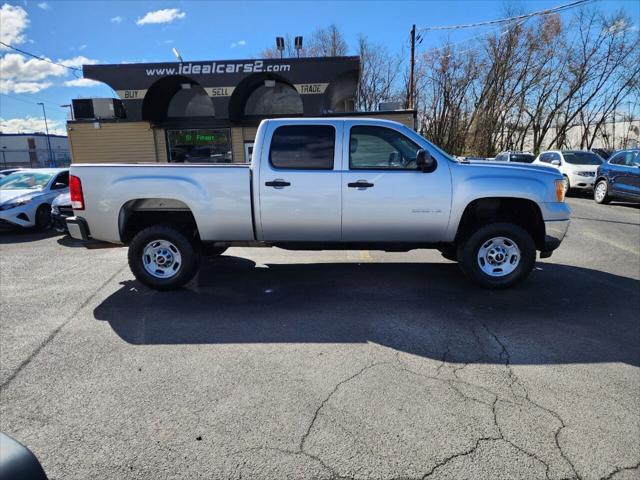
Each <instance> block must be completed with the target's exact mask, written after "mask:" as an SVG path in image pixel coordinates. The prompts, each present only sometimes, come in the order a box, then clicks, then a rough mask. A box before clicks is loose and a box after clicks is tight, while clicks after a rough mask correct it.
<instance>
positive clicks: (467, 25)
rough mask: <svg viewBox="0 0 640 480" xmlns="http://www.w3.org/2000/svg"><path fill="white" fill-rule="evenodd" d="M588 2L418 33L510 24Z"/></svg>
mask: <svg viewBox="0 0 640 480" xmlns="http://www.w3.org/2000/svg"><path fill="white" fill-rule="evenodd" d="M590 1H593V0H576V1H574V2H571V3H567V4H564V5H559V6H557V7H553V8H548V9H546V10H539V11H537V12H531V13H526V14H524V15H517V16H515V17H509V18H501V19H499V20H488V21H486V22H476V23H466V24H462V25H448V26H436V27H423V28H420V29H419V31H420V32H425V31H435V30H460V29H463V28H475V27H483V26H485V25H495V24H500V23H507V22H512V21H514V20H525V19H527V18H531V17H535V16H537V15H548V14H550V13H555V12H559V11H563V10H568V9H570V8H574V7H577V6H578V5H582V4H585V3H587V2H590Z"/></svg>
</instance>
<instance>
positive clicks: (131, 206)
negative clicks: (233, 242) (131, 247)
mask: <svg viewBox="0 0 640 480" xmlns="http://www.w3.org/2000/svg"><path fill="white" fill-rule="evenodd" d="M151 225H172V226H174V227H176V228H178V229H179V230H180V231H182V232H183V233H185V234H186V235H187V236H189V237H195V238H199V233H198V223H197V221H196V219H195V216H194V214H193V210H192V209H191V208H190V207H189V205H187V204H186V203H185V202H184V201H182V200H178V199H175V198H157V197H153V198H135V199H131V200H128V201H126V202H125V203H124V204H123V205H122V206H121V207H120V211H119V213H118V233H119V236H120V240H121V241H122V243H125V244H126V243H129V242H130V241H131V239H132V238H133V237H134V236H135V235H136V234H137V233H138V232H139V231H141V230H143V229H144V228H146V227H149V226H151Z"/></svg>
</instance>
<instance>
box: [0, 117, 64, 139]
mask: <svg viewBox="0 0 640 480" xmlns="http://www.w3.org/2000/svg"><path fill="white" fill-rule="evenodd" d="M47 123H48V126H49V133H52V134H55V135H66V134H67V129H66V128H65V125H64V123H63V122H59V121H57V120H48V121H47ZM0 131H2V132H3V133H32V132H44V131H45V124H44V118H38V117H25V118H9V119H4V118H0Z"/></svg>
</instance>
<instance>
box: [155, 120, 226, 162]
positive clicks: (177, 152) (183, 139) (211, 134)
mask: <svg viewBox="0 0 640 480" xmlns="http://www.w3.org/2000/svg"><path fill="white" fill-rule="evenodd" d="M167 140H168V142H169V161H170V162H177V163H231V162H233V154H232V152H231V131H230V129H228V128H215V129H211V128H207V129H191V130H169V131H167Z"/></svg>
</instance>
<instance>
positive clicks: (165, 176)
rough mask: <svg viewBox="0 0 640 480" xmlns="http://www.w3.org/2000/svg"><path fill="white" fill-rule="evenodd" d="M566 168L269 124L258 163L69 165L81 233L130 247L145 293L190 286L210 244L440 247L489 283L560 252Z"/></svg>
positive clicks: (400, 134)
mask: <svg viewBox="0 0 640 480" xmlns="http://www.w3.org/2000/svg"><path fill="white" fill-rule="evenodd" d="M562 186H563V185H562V176H561V175H560V174H559V173H558V171H557V170H556V169H555V168H540V167H531V166H530V165H524V164H521V165H510V166H503V165H499V164H496V163H480V162H479V163H467V162H459V161H457V160H455V159H453V157H451V156H449V155H448V154H446V153H445V152H443V151H442V150H440V149H439V148H438V147H436V146H435V145H433V144H432V143H430V142H429V141H427V140H425V139H424V138H423V137H421V136H420V135H418V134H417V133H416V132H414V131H413V130H411V129H409V128H407V127H405V126H403V125H401V124H399V123H396V122H391V121H385V120H374V119H344V118H322V119H279V120H263V121H262V122H261V123H260V126H259V128H258V132H257V137H256V141H255V147H254V151H253V156H252V160H251V164H250V165H242V164H238V165H217V166H215V165H200V166H197V165H188V166H187V165H180V164H169V165H144V164H124V165H123V164H119V165H88V164H80V165H72V166H71V176H70V191H71V205H72V207H73V211H74V214H75V216H73V217H70V218H68V219H67V227H68V228H69V232H70V234H71V236H72V237H73V238H77V239H83V240H88V239H89V238H93V239H96V240H101V241H106V242H112V243H117V244H125V245H128V246H129V266H130V267H131V270H132V272H133V274H134V275H135V276H136V278H137V279H138V280H139V281H140V282H141V283H143V284H145V285H147V286H150V287H152V288H155V289H158V290H169V289H174V288H177V287H180V286H182V285H184V284H185V283H187V282H188V281H189V280H191V279H192V278H193V276H194V275H195V274H196V272H197V270H198V264H199V257H200V255H199V251H200V249H201V246H202V245H203V243H204V244H205V245H207V244H208V245H213V246H215V247H218V248H219V250H218V252H221V251H223V250H224V248H226V247H229V246H234V245H243V246H256V247H257V246H278V247H281V248H287V249H292V250H319V249H343V250H345V249H347V250H348V249H358V250H360V249H374V250H375V249H377V250H385V251H409V250H411V249H414V248H435V249H439V250H440V251H441V252H442V253H443V255H445V256H446V257H447V258H455V259H456V260H457V261H458V262H459V265H460V267H461V269H462V271H463V272H464V273H465V274H466V275H468V276H469V277H470V278H471V279H472V280H473V281H475V282H476V283H478V284H479V285H481V286H483V287H493V288H505V287H508V286H511V285H513V284H515V283H517V282H519V281H521V280H523V279H524V278H525V277H527V275H529V273H530V272H531V271H532V270H533V266H534V263H535V259H536V250H539V251H540V252H541V257H543V258H545V257H549V256H550V255H551V253H552V251H553V250H554V249H556V248H557V247H558V246H559V245H560V242H561V241H562V239H563V237H564V235H565V233H566V231H567V228H568V226H569V221H570V220H569V215H570V210H569V207H568V206H567V205H566V204H565V203H564V192H563V188H562Z"/></svg>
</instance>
